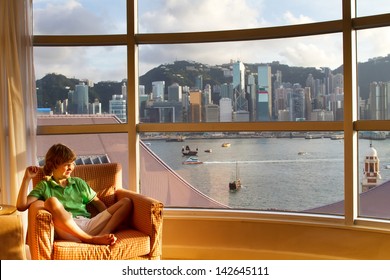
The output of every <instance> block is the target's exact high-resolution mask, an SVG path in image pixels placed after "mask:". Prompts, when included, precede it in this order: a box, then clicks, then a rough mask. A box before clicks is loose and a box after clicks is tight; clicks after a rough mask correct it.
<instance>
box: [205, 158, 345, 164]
mask: <svg viewBox="0 0 390 280" xmlns="http://www.w3.org/2000/svg"><path fill="white" fill-rule="evenodd" d="M336 161H337V162H341V161H343V159H342V158H323V159H280V160H243V161H204V162H203V163H205V164H232V163H234V164H236V163H242V164H252V163H297V162H336Z"/></svg>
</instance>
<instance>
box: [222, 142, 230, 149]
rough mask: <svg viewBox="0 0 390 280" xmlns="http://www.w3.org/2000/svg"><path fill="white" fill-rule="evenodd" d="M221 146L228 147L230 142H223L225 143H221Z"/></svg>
mask: <svg viewBox="0 0 390 280" xmlns="http://www.w3.org/2000/svg"><path fill="white" fill-rule="evenodd" d="M222 147H223V148H227V147H230V143H227V142H225V143H222Z"/></svg>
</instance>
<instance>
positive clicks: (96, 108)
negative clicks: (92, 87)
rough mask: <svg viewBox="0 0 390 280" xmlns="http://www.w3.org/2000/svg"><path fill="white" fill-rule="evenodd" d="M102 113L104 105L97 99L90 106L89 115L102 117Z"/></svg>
mask: <svg viewBox="0 0 390 280" xmlns="http://www.w3.org/2000/svg"><path fill="white" fill-rule="evenodd" d="M101 113H102V103H100V102H99V99H95V102H93V103H91V104H89V114H91V115H100V114H101Z"/></svg>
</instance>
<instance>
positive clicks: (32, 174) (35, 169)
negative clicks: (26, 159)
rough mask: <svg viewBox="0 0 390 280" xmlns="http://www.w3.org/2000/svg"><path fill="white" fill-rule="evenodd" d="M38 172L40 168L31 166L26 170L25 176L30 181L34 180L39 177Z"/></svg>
mask: <svg viewBox="0 0 390 280" xmlns="http://www.w3.org/2000/svg"><path fill="white" fill-rule="evenodd" d="M38 171H39V167H38V166H29V167H27V168H26V172H25V176H26V177H27V178H29V179H31V178H34V177H35V176H37V174H38Z"/></svg>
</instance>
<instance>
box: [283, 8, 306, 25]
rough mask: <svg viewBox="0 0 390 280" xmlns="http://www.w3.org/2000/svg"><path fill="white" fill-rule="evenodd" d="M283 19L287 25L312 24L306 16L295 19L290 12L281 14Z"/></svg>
mask: <svg viewBox="0 0 390 280" xmlns="http://www.w3.org/2000/svg"><path fill="white" fill-rule="evenodd" d="M283 19H284V20H285V22H286V23H287V24H289V25H293V24H305V23H311V22H313V20H312V19H311V18H310V17H308V16H304V15H299V16H298V17H296V16H294V15H293V14H292V13H291V12H290V11H287V12H285V13H284V14H283Z"/></svg>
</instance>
